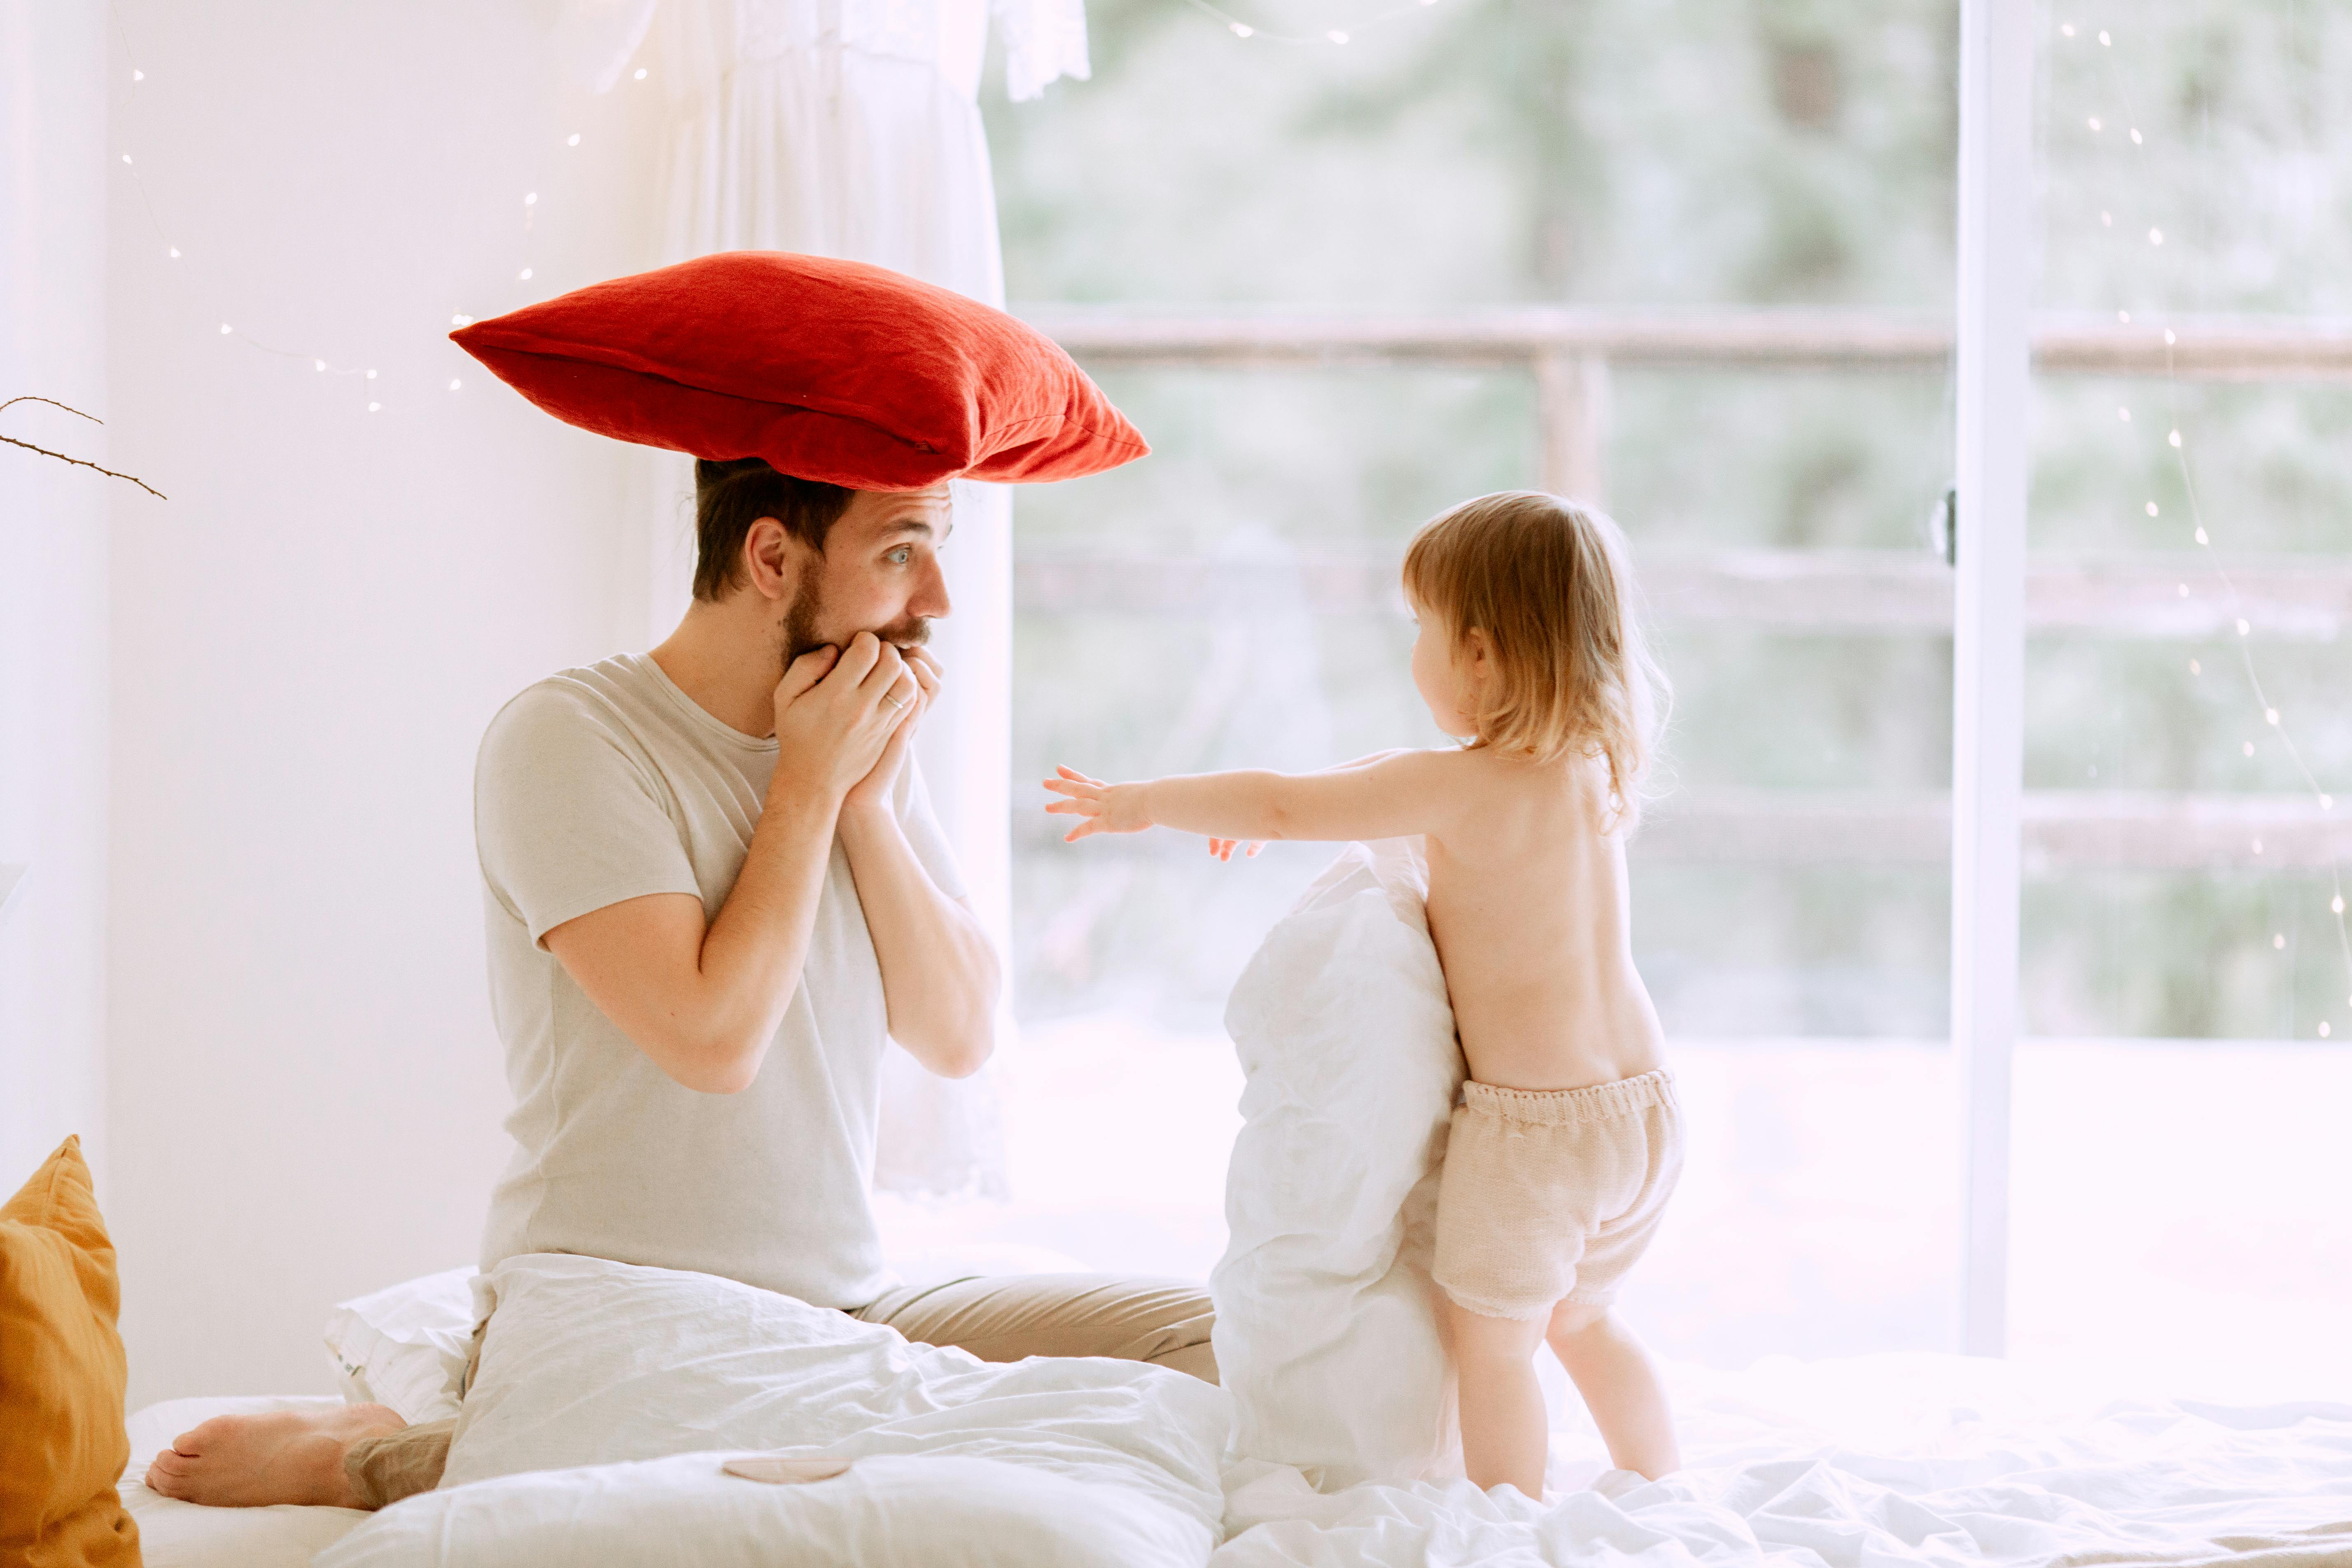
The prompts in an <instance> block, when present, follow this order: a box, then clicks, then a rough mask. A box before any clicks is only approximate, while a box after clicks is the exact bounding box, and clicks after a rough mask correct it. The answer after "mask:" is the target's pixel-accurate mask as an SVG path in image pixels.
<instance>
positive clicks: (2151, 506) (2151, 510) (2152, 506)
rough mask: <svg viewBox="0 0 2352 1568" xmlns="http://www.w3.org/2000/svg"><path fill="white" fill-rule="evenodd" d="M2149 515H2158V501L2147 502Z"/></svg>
mask: <svg viewBox="0 0 2352 1568" xmlns="http://www.w3.org/2000/svg"><path fill="white" fill-rule="evenodd" d="M2147 515H2148V516H2150V517H2154V516H2155V515H2156V503H2155V502H2154V501H2150V502H2148V503H2147Z"/></svg>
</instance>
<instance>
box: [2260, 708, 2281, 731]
mask: <svg viewBox="0 0 2352 1568" xmlns="http://www.w3.org/2000/svg"><path fill="white" fill-rule="evenodd" d="M2263 722H2265V723H2267V724H2269V725H2270V726H2271V728H2273V729H2274V730H2275V729H2276V728H2278V710H2277V709H2275V708H2265V709H2263Z"/></svg>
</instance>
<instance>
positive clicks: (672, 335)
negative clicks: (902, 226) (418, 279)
mask: <svg viewBox="0 0 2352 1568" xmlns="http://www.w3.org/2000/svg"><path fill="white" fill-rule="evenodd" d="M449 336H450V337H451V338H453V339H455V340H456V341H457V344H458V346H459V347H461V348H463V349H464V350H465V351H466V352H467V353H470V354H472V355H473V356H474V357H475V358H476V359H478V360H480V361H481V362H482V363H484V364H486V365H488V366H489V368H490V370H491V372H492V373H493V374H496V375H497V376H498V377H499V379H500V380H502V381H504V382H505V383H506V384H508V385H509V386H511V387H513V388H514V389H515V390H516V391H517V392H520V393H521V394H522V395H524V396H525V397H528V398H530V400H531V401H532V402H533V403H536V404H538V405H540V406H541V408H544V409H546V410H547V411H548V412H549V413H550V414H552V415H554V416H556V417H557V418H558V419H562V420H564V421H566V422H567V423H569V424H572V425H577V426H580V427H581V428H583V429H584V430H593V431H595V432H597V433H598V434H599V435H604V436H613V437H618V438H619V439H621V440H624V441H637V442H642V443H643V444H645V445H646V446H649V447H669V448H671V449H672V450H674V451H679V452H691V453H692V454H694V456H696V457H698V458H766V459H767V460H768V461H769V463H771V464H772V465H773V466H774V467H775V468H778V469H780V470H782V472H784V473H787V474H793V475H797V476H798V477H800V478H802V479H823V480H825V481H827V482H829V483H832V484H836V485H847V486H849V487H851V488H853V489H871V490H908V489H922V488H924V487H925V486H928V485H932V484H936V483H938V482H939V481H940V480H941V479H947V478H949V477H950V476H961V477H963V478H967V479H994V480H998V481H1002V482H1007V483H1010V482H1015V481H1032V482H1034V481H1038V480H1044V479H1076V477H1078V476H1079V475H1081V474H1093V473H1099V472H1101V471H1102V470H1103V469H1105V468H1117V467H1118V465H1119V464H1121V463H1125V462H1129V461H1132V460H1133V459H1135V458H1140V457H1142V456H1143V455H1144V454H1145V453H1146V452H1149V451H1150V449H1151V448H1150V447H1149V446H1147V445H1145V443H1144V440H1143V437H1141V436H1139V435H1138V434H1137V433H1136V430H1135V427H1134V426H1131V425H1129V423H1128V422H1127V420H1126V419H1125V418H1124V417H1123V416H1121V415H1120V414H1119V412H1118V409H1116V408H1114V407H1112V406H1111V404H1110V400H1109V399H1108V398H1107V397H1105V396H1104V395H1102V391H1101V389H1100V388H1099V387H1097V386H1096V385H1095V384H1094V383H1093V382H1091V381H1089V380H1087V374H1086V373H1085V372H1084V371H1082V370H1080V369H1079V368H1078V367H1077V365H1076V363H1073V362H1072V361H1071V359H1070V356H1069V355H1068V354H1066V353H1063V352H1062V350H1061V349H1060V347H1059V346H1057V345H1056V344H1055V343H1054V342H1052V340H1050V339H1048V338H1047V337H1045V335H1044V334H1043V333H1041V332H1039V331H1036V330H1035V329H1034V328H1033V327H1030V326H1027V325H1024V323H1022V322H1020V321H1015V320H1013V318H1012V317H1011V316H1008V315H1006V314H1005V313H1004V312H1003V311H1002V310H992V309H991V308H990V307H988V306H986V305H982V304H981V303H979V302H978V301H977V300H968V299H966V298H965V297H964V296H962V295H961V294H957V293H952V292H950V290H948V289H939V288H934V287H933V286H932V285H930V284H929V283H919V282H917V281H916V280H915V279H912V278H908V277H905V276H903V275H901V274H899V273H896V272H892V271H889V270H887V269H886V268H880V267H868V266H866V265H865V264H864V263H862V262H856V261H836V260H833V259H830V258H825V257H820V256H795V255H793V254H791V253H790V252H787V251H781V250H734V251H726V252H722V253H721V254H719V255H717V256H705V257H701V258H698V259H696V260H693V261H681V262H679V263H678V264H677V266H675V267H664V268H658V269H656V270H655V271H652V272H640V273H638V274H637V275H636V276H635V277H633V278H615V279H613V280H612V281H611V282H609V283H594V284H591V285H589V286H588V287H587V288H585V289H574V290H573V291H572V292H571V293H569V294H564V295H560V296H558V297H557V298H555V299H552V300H543V301H541V303H539V304H536V305H526V306H524V307H523V308H522V309H521V310H509V312H507V314H505V315H503V316H496V317H493V318H491V319H490V320H489V321H477V322H476V323H474V324H473V325H472V326H469V327H462V328H460V329H459V330H457V331H454V332H452V333H450V334H449Z"/></svg>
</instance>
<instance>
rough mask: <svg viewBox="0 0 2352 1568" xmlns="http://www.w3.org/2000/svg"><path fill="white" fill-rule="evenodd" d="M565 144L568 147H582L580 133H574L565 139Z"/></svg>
mask: <svg viewBox="0 0 2352 1568" xmlns="http://www.w3.org/2000/svg"><path fill="white" fill-rule="evenodd" d="M563 144H564V145H565V146H566V147H577V146H579V145H580V132H577V131H574V132H572V134H571V135H569V136H567V137H565V138H564V139H563Z"/></svg>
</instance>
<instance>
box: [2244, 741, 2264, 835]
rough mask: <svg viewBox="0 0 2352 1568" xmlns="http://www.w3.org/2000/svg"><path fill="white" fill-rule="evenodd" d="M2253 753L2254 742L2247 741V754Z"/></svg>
mask: <svg viewBox="0 0 2352 1568" xmlns="http://www.w3.org/2000/svg"><path fill="white" fill-rule="evenodd" d="M2253 754H2254V743H2253V742H2252V741H2249V742H2246V755H2248V756H2250V757H2251V756H2252V755H2253ZM2254 842H2255V843H2257V844H2259V843H2261V842H2262V840H2261V839H2259V838H2257V839H2256V840H2254Z"/></svg>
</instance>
